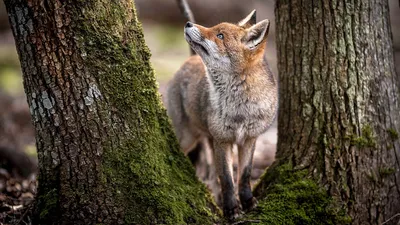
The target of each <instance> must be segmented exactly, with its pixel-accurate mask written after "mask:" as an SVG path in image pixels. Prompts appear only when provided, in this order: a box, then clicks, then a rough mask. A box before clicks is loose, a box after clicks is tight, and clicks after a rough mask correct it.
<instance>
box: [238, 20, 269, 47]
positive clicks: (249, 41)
mask: <svg viewBox="0 0 400 225" xmlns="http://www.w3.org/2000/svg"><path fill="white" fill-rule="evenodd" d="M268 29H269V20H263V21H261V22H258V23H257V24H255V25H253V26H251V27H250V28H249V29H247V34H246V36H244V38H243V39H242V41H243V43H244V44H245V45H246V46H247V47H248V48H249V49H255V48H257V46H258V45H259V44H261V43H263V42H264V40H266V39H267V35H268Z"/></svg>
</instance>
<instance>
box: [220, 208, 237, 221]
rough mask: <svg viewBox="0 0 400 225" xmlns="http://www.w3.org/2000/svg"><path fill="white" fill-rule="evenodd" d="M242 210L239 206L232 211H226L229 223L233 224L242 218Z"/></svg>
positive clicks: (225, 215)
mask: <svg viewBox="0 0 400 225" xmlns="http://www.w3.org/2000/svg"><path fill="white" fill-rule="evenodd" d="M240 213H241V211H240V208H239V206H236V207H234V208H232V209H224V217H225V218H226V219H227V220H228V221H229V222H232V221H234V220H236V219H237V218H239V217H240V215H241V214H240Z"/></svg>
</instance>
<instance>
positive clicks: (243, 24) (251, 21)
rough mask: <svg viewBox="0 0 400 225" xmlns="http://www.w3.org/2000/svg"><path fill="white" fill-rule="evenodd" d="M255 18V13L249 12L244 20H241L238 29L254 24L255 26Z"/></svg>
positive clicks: (254, 11)
mask: <svg viewBox="0 0 400 225" xmlns="http://www.w3.org/2000/svg"><path fill="white" fill-rule="evenodd" d="M256 17H257V12H256V10H255V9H254V10H253V11H251V13H250V14H249V15H247V16H246V18H244V19H242V20H241V21H240V22H239V23H238V25H239V27H244V28H248V27H251V26H253V25H254V24H256Z"/></svg>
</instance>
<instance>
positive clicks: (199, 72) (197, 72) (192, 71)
mask: <svg viewBox="0 0 400 225" xmlns="http://www.w3.org/2000/svg"><path fill="white" fill-rule="evenodd" d="M205 75H206V70H205V67H204V64H203V61H202V59H201V58H200V56H198V55H193V56H190V57H189V58H188V59H187V60H186V61H185V62H184V63H183V65H182V66H181V68H180V69H179V70H178V71H177V72H176V75H175V76H177V77H181V76H184V77H187V76H190V77H192V78H202V77H204V76H205Z"/></svg>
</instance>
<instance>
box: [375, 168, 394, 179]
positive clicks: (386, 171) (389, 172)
mask: <svg viewBox="0 0 400 225" xmlns="http://www.w3.org/2000/svg"><path fill="white" fill-rule="evenodd" d="M394 172H396V169H395V168H392V167H383V168H379V174H380V175H381V177H382V178H386V177H388V176H390V175H392V174H393V173H394Z"/></svg>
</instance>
